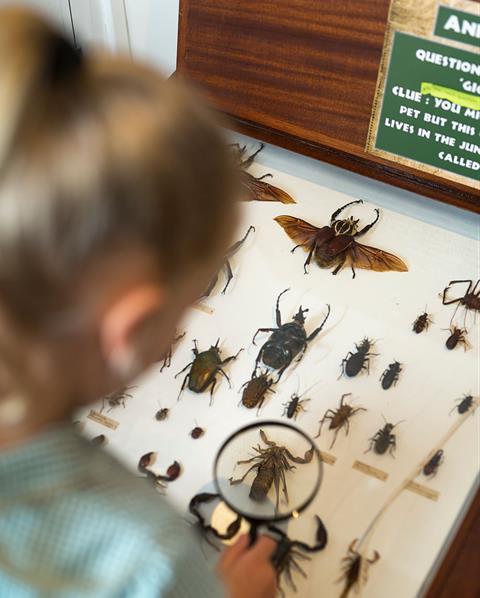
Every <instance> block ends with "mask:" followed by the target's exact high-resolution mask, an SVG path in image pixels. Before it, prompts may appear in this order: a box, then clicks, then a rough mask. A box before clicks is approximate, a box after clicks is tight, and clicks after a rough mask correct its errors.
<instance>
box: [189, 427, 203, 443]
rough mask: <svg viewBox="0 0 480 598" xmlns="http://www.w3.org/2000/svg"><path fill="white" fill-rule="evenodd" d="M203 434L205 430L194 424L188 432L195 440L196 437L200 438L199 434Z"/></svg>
mask: <svg viewBox="0 0 480 598" xmlns="http://www.w3.org/2000/svg"><path fill="white" fill-rule="evenodd" d="M204 434H205V430H204V429H203V428H200V427H199V426H196V427H195V428H193V430H192V431H191V432H190V436H191V437H192V438H193V439H194V440H197V439H198V438H200V437H201V436H203V435H204Z"/></svg>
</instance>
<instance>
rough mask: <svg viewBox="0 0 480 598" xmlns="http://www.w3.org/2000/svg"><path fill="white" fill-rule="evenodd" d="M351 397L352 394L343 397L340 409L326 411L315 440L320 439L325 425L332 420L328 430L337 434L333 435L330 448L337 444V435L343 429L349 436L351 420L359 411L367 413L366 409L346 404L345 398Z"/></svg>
mask: <svg viewBox="0 0 480 598" xmlns="http://www.w3.org/2000/svg"><path fill="white" fill-rule="evenodd" d="M350 395H351V393H350V392H349V393H347V394H344V395H342V398H341V399H340V405H339V407H338V409H327V410H326V411H325V414H324V416H323V417H322V419H321V420H320V422H319V423H320V428H319V429H318V434H317V435H316V436H315V438H318V437H319V436H320V434H321V432H322V427H323V424H324V423H325V421H327V420H330V425H329V426H328V429H329V430H335V434H334V435H333V440H332V444H331V445H330V448H332V447H333V445H334V444H335V441H336V440H337V434H338V433H339V432H340V430H341V429H342V428H345V436H348V432H349V430H350V421H349V420H350V418H351V417H352V416H354V415H355V413H358V412H359V411H366V409H364V408H363V407H357V408H353V407H352V406H351V405H349V404H348V403H345V397H348V396H350Z"/></svg>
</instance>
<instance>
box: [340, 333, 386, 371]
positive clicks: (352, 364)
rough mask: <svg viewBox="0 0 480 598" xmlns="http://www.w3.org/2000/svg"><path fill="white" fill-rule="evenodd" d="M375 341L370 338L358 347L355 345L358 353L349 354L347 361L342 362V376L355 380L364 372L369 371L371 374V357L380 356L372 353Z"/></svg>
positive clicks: (365, 339)
mask: <svg viewBox="0 0 480 598" xmlns="http://www.w3.org/2000/svg"><path fill="white" fill-rule="evenodd" d="M372 345H373V341H371V340H370V339H368V338H366V337H365V338H364V339H363V341H362V342H361V343H360V344H359V345H357V344H355V348H356V351H355V352H352V351H350V352H349V353H347V356H346V357H345V359H343V360H342V373H341V374H340V376H339V378H341V377H342V374H345V375H346V376H348V377H349V378H353V377H354V376H356V375H357V374H359V373H360V372H361V371H362V370H367V374H369V373H370V357H371V356H373V355H378V353H370V349H371V348H372Z"/></svg>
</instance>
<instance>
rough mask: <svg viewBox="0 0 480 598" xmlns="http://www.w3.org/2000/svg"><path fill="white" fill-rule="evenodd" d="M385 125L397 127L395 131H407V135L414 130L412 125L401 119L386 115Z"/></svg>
mask: <svg viewBox="0 0 480 598" xmlns="http://www.w3.org/2000/svg"><path fill="white" fill-rule="evenodd" d="M385 126H386V127H390V128H392V129H397V131H403V132H404V133H408V134H409V135H411V134H412V133H414V132H415V129H414V126H413V125H409V124H408V123H404V122H402V121H401V120H395V119H394V118H388V116H387V117H386V118H385Z"/></svg>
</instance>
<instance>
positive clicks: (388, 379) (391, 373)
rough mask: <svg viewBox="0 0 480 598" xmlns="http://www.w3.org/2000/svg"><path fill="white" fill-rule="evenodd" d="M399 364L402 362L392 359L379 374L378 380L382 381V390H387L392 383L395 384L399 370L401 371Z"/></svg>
mask: <svg viewBox="0 0 480 598" xmlns="http://www.w3.org/2000/svg"><path fill="white" fill-rule="evenodd" d="M401 365H402V364H401V363H400V362H398V361H394V362H393V363H391V364H390V365H389V366H388V368H387V369H386V370H385V371H384V372H383V374H382V375H381V376H380V381H381V383H382V388H383V390H388V389H389V388H390V387H391V386H392V384H393V386H395V385H396V384H397V382H398V377H399V375H400V372H401V371H402V368H401Z"/></svg>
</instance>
